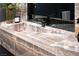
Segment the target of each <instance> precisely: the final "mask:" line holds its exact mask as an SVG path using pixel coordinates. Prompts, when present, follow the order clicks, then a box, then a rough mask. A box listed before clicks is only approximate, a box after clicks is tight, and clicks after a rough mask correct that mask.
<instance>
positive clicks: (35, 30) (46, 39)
mask: <svg viewBox="0 0 79 59" xmlns="http://www.w3.org/2000/svg"><path fill="white" fill-rule="evenodd" d="M19 24H20V29H21V31H15V29H14V28H16V27H15V25H16V24H14V23H12V24H3V23H2V25H1V27H3V28H4V29H6V30H8V31H11V32H13V33H16V34H17V35H18V36H22V37H24V38H25V39H26V38H27V37H29V38H33V39H34V40H36V41H39V42H42V43H44V44H45V45H46V46H49V47H51V48H52V47H54V46H56V47H58V48H64V49H65V50H68V51H76V52H77V51H79V44H78V42H77V39H76V37H75V36H74V35H73V33H70V32H68V31H63V30H60V29H59V31H58V32H57V30H58V29H57V30H55V29H51V28H49V27H45V28H43V27H41V26H39V25H35V24H32V25H31V23H19ZM66 32H67V33H66ZM76 43H77V44H76Z"/></svg>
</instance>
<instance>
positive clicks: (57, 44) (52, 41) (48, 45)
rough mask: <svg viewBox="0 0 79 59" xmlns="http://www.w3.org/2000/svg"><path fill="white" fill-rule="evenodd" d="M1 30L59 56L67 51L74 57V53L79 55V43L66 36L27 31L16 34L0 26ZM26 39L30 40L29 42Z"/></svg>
mask: <svg viewBox="0 0 79 59" xmlns="http://www.w3.org/2000/svg"><path fill="white" fill-rule="evenodd" d="M10 25H12V24H10ZM0 29H2V30H4V31H6V32H8V33H11V34H13V35H15V36H17V37H19V38H21V39H23V40H25V41H28V42H30V43H32V44H34V45H36V46H38V47H40V48H42V49H44V50H46V51H48V52H50V53H52V54H55V55H59V54H60V53H61V54H60V55H64V52H65V53H66V52H67V51H68V52H69V51H70V52H71V53H72V55H73V54H74V53H73V52H75V53H77V54H78V55H79V43H78V42H76V41H75V42H73V41H70V39H71V38H70V37H66V35H60V34H51V33H37V32H33V33H29V32H26V31H21V32H16V31H13V30H10V29H8V28H6V27H5V26H0ZM26 38H29V40H28V39H26ZM75 39H76V38H75ZM63 50H64V51H63ZM65 50H66V51H65ZM60 51H61V52H60Z"/></svg>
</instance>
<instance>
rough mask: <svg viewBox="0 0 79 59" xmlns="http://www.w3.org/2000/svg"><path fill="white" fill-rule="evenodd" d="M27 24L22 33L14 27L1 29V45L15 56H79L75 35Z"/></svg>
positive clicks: (78, 44)
mask: <svg viewBox="0 0 79 59" xmlns="http://www.w3.org/2000/svg"><path fill="white" fill-rule="evenodd" d="M25 24H26V25H22V26H23V27H24V30H23V31H20V32H17V31H15V30H14V29H11V28H12V26H14V25H10V26H1V27H0V38H2V40H1V45H2V46H3V47H5V48H6V49H7V50H9V51H10V52H11V53H13V54H14V55H18V56H20V55H24V56H28V55H29V56H31V55H32V56H41V55H42V56H46V55H49V56H53V55H58V56H64V55H65V56H68V55H71V56H72V55H79V43H78V42H77V39H76V37H75V34H74V33H72V32H69V31H65V30H62V29H56V28H51V27H45V28H43V27H41V25H39V24H35V23H31V22H27V23H25ZM9 27H10V29H9Z"/></svg>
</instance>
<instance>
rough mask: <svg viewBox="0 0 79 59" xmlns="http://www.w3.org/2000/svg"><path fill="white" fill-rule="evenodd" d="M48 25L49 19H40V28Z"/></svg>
mask: <svg viewBox="0 0 79 59" xmlns="http://www.w3.org/2000/svg"><path fill="white" fill-rule="evenodd" d="M48 24H49V17H46V18H42V27H45V26H46V25H48Z"/></svg>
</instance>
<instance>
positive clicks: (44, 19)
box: [41, 18, 46, 27]
mask: <svg viewBox="0 0 79 59" xmlns="http://www.w3.org/2000/svg"><path fill="white" fill-rule="evenodd" d="M41 23H42V27H45V25H46V18H43V19H42V22H41Z"/></svg>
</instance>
